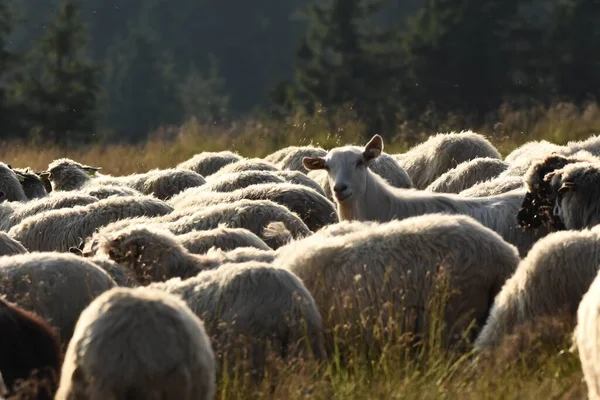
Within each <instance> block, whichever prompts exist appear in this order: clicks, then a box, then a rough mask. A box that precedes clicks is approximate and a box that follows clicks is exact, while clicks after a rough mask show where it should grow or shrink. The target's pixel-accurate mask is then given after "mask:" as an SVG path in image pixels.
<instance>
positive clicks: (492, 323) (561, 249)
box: [475, 229, 600, 351]
mask: <svg viewBox="0 0 600 400" xmlns="http://www.w3.org/2000/svg"><path fill="white" fill-rule="evenodd" d="M599 265H600V231H598V230H596V229H594V230H585V231H562V232H555V233H551V234H549V235H548V236H546V237H545V238H543V239H541V240H540V241H539V242H537V243H536V244H535V245H534V246H533V247H532V248H531V250H530V251H529V254H528V255H527V257H525V258H524V259H523V260H522V261H521V263H520V264H519V266H518V268H517V270H516V271H515V273H514V274H513V275H512V276H511V277H510V279H508V280H507V281H506V283H505V284H504V286H503V287H502V290H501V291H500V293H499V294H498V295H497V296H496V298H495V300H494V305H493V306H492V309H491V311H490V316H489V318H488V320H487V322H486V324H485V326H484V327H483V329H482V331H481V333H480V334H479V336H478V337H477V339H476V341H475V348H476V349H477V350H478V351H485V350H491V349H493V348H495V347H496V346H498V345H499V344H501V343H502V340H503V338H504V337H506V336H507V335H509V334H510V333H512V332H514V330H515V328H516V327H518V326H519V325H520V324H523V323H525V322H533V321H535V319H536V318H538V317H543V316H554V315H557V314H558V313H561V312H567V313H568V315H570V316H572V317H573V318H575V316H576V312H577V307H578V305H579V302H580V300H581V298H582V296H583V295H584V294H585V292H586V291H587V290H588V288H589V287H590V285H591V283H592V281H593V280H594V278H595V277H596V275H597V272H598V266H599Z"/></svg>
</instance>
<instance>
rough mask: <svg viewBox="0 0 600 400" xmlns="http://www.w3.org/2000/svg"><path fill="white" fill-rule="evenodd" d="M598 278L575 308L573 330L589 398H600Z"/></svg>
mask: <svg viewBox="0 0 600 400" xmlns="http://www.w3.org/2000/svg"><path fill="white" fill-rule="evenodd" d="M599 282H600V279H599V278H598V275H596V278H595V279H594V281H593V282H592V284H591V285H590V287H589V289H588V291H587V292H586V294H585V295H584V296H583V299H582V300H581V302H580V303H579V308H578V309H577V326H576V327H575V330H574V332H573V341H574V346H573V348H572V350H577V352H578V353H579V360H580V361H581V369H582V370H583V376H584V378H585V382H586V384H587V388H588V398H589V399H590V400H598V399H600V371H599V369H598V368H599V367H598V366H599V365H600V363H599V361H600V360H598V355H600V347H599V340H598V339H599V338H598V334H599V332H600V329H599V328H598V319H599V316H600V311H599V310H600V300H599V298H598V295H599V293H600V283H599Z"/></svg>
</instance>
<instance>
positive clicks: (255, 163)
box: [212, 158, 279, 178]
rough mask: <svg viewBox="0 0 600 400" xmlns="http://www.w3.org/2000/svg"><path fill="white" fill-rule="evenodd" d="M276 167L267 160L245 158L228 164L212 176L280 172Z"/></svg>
mask: <svg viewBox="0 0 600 400" xmlns="http://www.w3.org/2000/svg"><path fill="white" fill-rule="evenodd" d="M278 170H279V168H277V166H276V165H274V164H271V163H270V162H267V161H265V160H262V159H260V158H243V159H241V160H239V161H237V162H234V163H231V164H228V165H226V166H224V167H223V168H221V169H220V170H218V171H217V172H215V173H214V174H212V178H215V177H217V176H219V175H224V174H230V173H232V172H242V171H278Z"/></svg>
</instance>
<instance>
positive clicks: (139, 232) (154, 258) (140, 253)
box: [96, 226, 187, 285]
mask: <svg viewBox="0 0 600 400" xmlns="http://www.w3.org/2000/svg"><path fill="white" fill-rule="evenodd" d="M96 254H97V255H99V256H108V257H109V258H110V259H111V260H113V261H115V262H116V263H117V264H119V265H121V266H122V267H125V268H129V269H131V270H133V271H134V272H135V274H136V277H137V279H138V280H139V282H140V283H141V284H143V285H146V284H149V283H150V282H156V281H162V280H164V279H163V276H164V273H163V268H168V267H169V266H170V265H173V264H177V263H180V261H181V259H182V258H183V257H184V254H187V253H186V250H185V249H184V248H183V246H182V245H181V244H180V243H179V242H178V241H177V240H176V239H175V237H174V235H173V234H172V233H171V232H169V231H166V230H163V229H159V228H148V227H142V226H134V227H132V228H129V229H124V230H122V231H118V232H114V233H109V234H107V235H106V236H102V237H100V238H99V239H98V242H97V251H96Z"/></svg>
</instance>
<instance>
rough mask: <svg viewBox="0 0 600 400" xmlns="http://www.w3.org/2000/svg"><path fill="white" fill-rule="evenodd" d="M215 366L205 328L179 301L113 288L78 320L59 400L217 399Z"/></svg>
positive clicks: (141, 290)
mask: <svg viewBox="0 0 600 400" xmlns="http://www.w3.org/2000/svg"><path fill="white" fill-rule="evenodd" d="M107 350H108V351H107ZM215 364H216V363H215V355H214V352H213V350H212V347H211V345H210V341H209V338H208V336H207V334H206V331H205V329H204V324H203V322H202V321H201V320H200V319H199V318H198V317H197V316H196V315H194V313H193V312H192V311H191V310H190V309H189V307H188V306H187V305H186V304H185V303H184V302H183V301H182V300H180V299H178V298H176V297H175V296H172V295H169V294H167V293H165V292H161V291H158V290H149V289H146V288H137V289H125V288H116V289H112V290H110V291H108V292H106V293H104V294H102V295H100V296H99V297H98V298H96V299H95V300H94V301H93V302H92V303H91V304H90V305H89V306H88V307H87V308H86V309H85V310H84V311H83V312H82V313H81V317H80V318H79V321H78V322H77V326H76V328H75V333H74V336H73V339H72V341H71V342H70V343H69V347H68V348H67V352H66V354H65V362H64V365H63V367H62V377H61V380H60V387H59V389H58V392H57V394H56V400H69V399H125V398H129V397H131V396H133V397H136V398H140V399H142V398H143V399H178V400H179V399H181V400H212V399H213V397H214V395H215V392H216V371H215V369H216V365H215Z"/></svg>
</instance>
